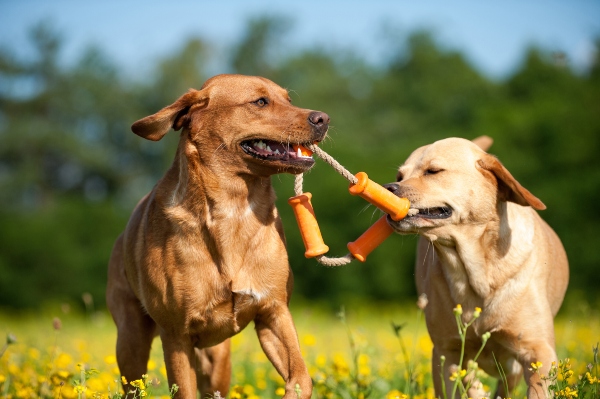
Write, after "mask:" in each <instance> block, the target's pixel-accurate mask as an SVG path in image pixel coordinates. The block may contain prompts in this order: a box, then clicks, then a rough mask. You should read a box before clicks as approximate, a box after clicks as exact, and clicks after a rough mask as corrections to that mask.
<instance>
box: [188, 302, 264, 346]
mask: <svg viewBox="0 0 600 399" xmlns="http://www.w3.org/2000/svg"><path fill="white" fill-rule="evenodd" d="M260 304H261V301H260V300H258V299H257V298H256V297H255V296H254V295H252V294H250V293H244V292H242V293H237V292H232V291H229V293H228V296H227V297H223V298H221V300H220V301H219V302H218V303H215V304H214V305H212V306H210V307H207V308H205V309H201V308H198V309H195V310H193V309H189V311H190V313H191V315H190V318H189V321H188V326H187V328H188V330H189V335H190V336H191V337H192V339H193V341H195V345H196V346H197V347H199V348H206V347H209V346H213V345H216V344H218V343H219V342H222V341H224V340H225V339H227V338H229V337H231V336H233V335H236V334H237V333H239V332H240V331H242V330H243V329H244V328H245V327H246V326H247V325H248V324H249V323H250V322H251V321H252V320H254V318H255V317H256V314H257V312H258V310H259V306H260Z"/></svg>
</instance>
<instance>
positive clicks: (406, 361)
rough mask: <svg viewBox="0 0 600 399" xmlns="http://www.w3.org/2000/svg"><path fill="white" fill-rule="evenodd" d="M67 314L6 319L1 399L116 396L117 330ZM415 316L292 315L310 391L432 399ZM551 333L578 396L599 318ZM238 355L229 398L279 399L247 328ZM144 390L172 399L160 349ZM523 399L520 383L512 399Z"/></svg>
mask: <svg viewBox="0 0 600 399" xmlns="http://www.w3.org/2000/svg"><path fill="white" fill-rule="evenodd" d="M63 310H64V307H63V309H61V308H60V307H57V308H56V309H50V310H44V311H41V312H37V313H33V312H31V313H27V314H14V313H6V312H4V313H0V334H4V335H5V336H8V334H11V335H10V337H11V339H12V338H16V342H14V343H11V344H10V345H8V346H7V347H5V353H4V354H3V355H2V356H1V357H0V399H3V398H34V397H36V398H37V397H44V398H59V397H60V398H66V399H69V398H77V397H83V396H85V397H87V398H90V397H103V398H106V397H110V398H112V397H114V396H115V394H116V393H117V392H119V391H120V387H119V381H120V375H119V372H118V368H117V365H116V362H115V356H114V346H115V336H116V330H115V327H114V325H113V323H112V320H111V318H110V316H109V315H108V314H107V313H106V312H91V311H90V312H88V313H87V314H81V313H77V312H65V311H63ZM419 312H420V311H419V310H418V308H417V307H416V306H415V305H412V304H408V305H400V304H363V305H352V306H347V307H346V308H345V312H343V315H340V312H339V311H332V310H327V309H326V308H322V307H319V306H316V305H314V304H298V303H296V304H295V305H294V306H293V308H292V313H293V315H294V319H295V322H296V327H297V330H298V335H299V339H300V345H301V347H302V352H303V356H304V359H305V361H306V363H307V365H308V367H309V372H310V374H311V376H312V378H313V381H314V391H313V398H315V399H320V398H395V397H398V398H403V397H411V398H433V396H434V394H433V388H432V381H431V374H430V372H431V371H430V370H431V369H430V361H431V347H432V345H431V341H430V340H429V337H428V335H427V331H426V328H425V323H424V319H423V317H422V315H421V314H420V313H419ZM340 316H343V317H340ZM555 330H556V342H557V352H558V355H559V358H560V359H566V358H569V359H570V361H569V367H570V370H572V374H573V375H572V376H569V377H568V378H567V380H566V381H562V382H561V384H562V385H561V387H562V388H561V389H562V392H563V394H564V393H565V392H567V393H568V391H565V389H564V387H565V386H566V384H567V383H569V384H571V386H574V384H576V383H577V381H581V380H579V379H578V378H579V375H582V378H583V379H584V380H585V378H586V377H585V373H586V371H588V370H587V369H586V366H587V365H588V364H591V363H593V361H594V359H593V354H592V347H593V346H594V345H596V343H597V341H598V340H600V334H599V332H600V316H599V315H598V312H597V311H594V310H592V309H590V308H589V307H585V306H579V307H577V308H576V309H575V308H574V309H571V310H568V311H564V312H563V313H562V314H561V315H559V317H558V318H557V321H556V328H555ZM1 339H3V338H1ZM0 342H2V341H0ZM0 345H2V344H0ZM232 349H233V354H232V361H233V376H232V385H233V388H232V391H231V393H230V397H231V398H253V399H256V398H277V397H280V396H281V395H280V391H281V390H280V388H281V387H282V386H283V380H282V379H281V377H279V375H277V373H276V372H275V370H274V368H273V367H272V366H271V364H270V363H269V361H268V360H267V358H266V356H265V355H264V354H263V352H262V350H261V349H260V345H259V343H258V340H257V338H256V335H255V333H254V331H253V329H252V328H251V327H249V328H247V329H246V330H244V331H243V332H242V333H241V334H239V335H237V336H236V337H234V339H233V341H232ZM0 353H2V347H1V346H0ZM564 364H566V362H565V363H564ZM589 371H591V374H590V377H591V378H593V376H595V377H597V376H598V370H597V369H595V370H589ZM140 378H142V376H140ZM557 378H558V377H557ZM569 378H570V379H569ZM482 380H483V382H484V385H485V386H486V388H487V389H488V390H491V391H493V390H494V389H495V384H496V382H495V381H494V380H492V379H490V378H487V377H486V376H485V375H484V376H483V379H482ZM563 380H564V378H563ZM588 385H589V386H593V385H594V384H591V385H590V384H588ZM589 386H588V389H589ZM595 386H598V384H597V383H596V385H595ZM144 388H145V389H144V390H143V391H144V393H147V394H148V396H164V397H169V387H168V384H167V379H166V373H165V368H164V362H163V360H162V352H161V347H160V341H159V340H158V339H157V340H155V341H154V344H153V348H152V355H151V359H150V362H149V370H148V377H147V379H146V384H145V387H144ZM557 391H559V389H557ZM139 393H140V390H138V391H137V394H138V396H139ZM581 393H584V392H583V391H581ZM404 395H406V396H404ZM524 396H525V386H524V383H521V384H520V385H519V387H518V388H517V389H516V391H515V392H513V395H512V398H513V399H514V398H522V397H524ZM117 397H118V394H117ZM557 397H561V396H560V395H558V396H557ZM565 397H567V396H565ZM570 397H573V396H570ZM588 397H590V396H588ZM579 398H581V396H579Z"/></svg>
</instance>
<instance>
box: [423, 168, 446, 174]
mask: <svg viewBox="0 0 600 399" xmlns="http://www.w3.org/2000/svg"><path fill="white" fill-rule="evenodd" d="M443 171H444V169H433V168H432V169H427V170H426V171H425V175H435V174H438V173H440V172H443Z"/></svg>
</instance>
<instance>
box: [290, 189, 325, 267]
mask: <svg viewBox="0 0 600 399" xmlns="http://www.w3.org/2000/svg"><path fill="white" fill-rule="evenodd" d="M311 198H312V194H311V193H303V194H300V195H297V196H295V197H292V198H290V199H289V200H288V204H290V205H291V206H292V209H293V210H294V215H295V216H296V222H297V223H298V228H299V229H300V235H301V236H302V241H303V242H304V248H305V249H306V252H304V256H306V257H307V258H314V257H315V256H319V255H323V254H324V253H326V252H327V251H329V247H328V246H327V245H325V243H324V242H323V236H322V235H321V230H320V229H319V224H318V223H317V218H316V216H315V211H314V209H313V207H312V204H311V202H310V199H311Z"/></svg>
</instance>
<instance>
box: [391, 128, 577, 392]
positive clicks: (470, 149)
mask: <svg viewBox="0 0 600 399" xmlns="http://www.w3.org/2000/svg"><path fill="white" fill-rule="evenodd" d="M476 142H477V143H478V144H479V145H480V146H481V147H483V148H485V149H487V147H488V146H489V145H491V139H489V138H486V137H483V138H480V139H477V140H476ZM387 188H388V189H389V190H390V191H392V192H394V193H395V194H396V195H398V196H400V197H406V198H408V199H409V200H410V201H411V208H414V209H418V212H416V210H415V211H412V212H411V215H412V216H408V217H406V218H405V219H403V220H401V221H398V222H394V221H392V220H391V219H389V218H388V220H389V222H390V225H391V226H392V227H393V228H394V229H395V230H396V231H397V232H398V233H401V234H413V233H416V234H419V235H421V239H420V240H419V245H418V253H417V263H416V274H415V277H416V283H417V290H418V292H419V293H420V294H423V293H424V294H426V295H427V298H428V300H429V304H428V305H427V307H426V308H425V318H426V322H427V329H428V330H429V334H430V336H431V339H432V341H433V344H434V349H433V370H432V375H433V379H434V384H435V391H436V395H437V396H439V395H442V381H441V378H440V375H441V372H442V370H441V369H440V356H442V355H444V356H445V357H446V360H445V370H443V373H444V376H445V384H446V392H447V394H448V395H451V392H452V389H451V387H452V385H453V383H452V382H451V381H450V380H449V376H450V368H451V367H452V365H458V363H459V355H460V339H459V335H458V331H457V326H456V321H455V317H454V314H453V308H454V307H455V305H457V304H461V305H462V307H463V308H464V313H463V314H462V318H463V320H464V321H465V322H467V321H470V320H471V319H472V317H473V311H474V309H475V307H480V308H481V309H482V312H481V316H480V317H479V318H477V319H476V321H475V322H474V324H473V325H472V327H471V328H470V329H469V330H468V335H467V343H466V351H465V357H464V359H465V361H464V363H463V364H462V365H461V366H460V368H461V369H466V368H467V367H466V363H467V360H469V359H473V358H474V357H475V355H476V353H477V351H478V350H479V348H480V346H481V343H482V341H481V336H482V335H483V334H484V333H485V332H487V331H489V332H491V338H490V339H489V341H488V342H487V345H486V346H485V349H484V351H483V353H482V354H481V356H480V357H479V359H478V363H479V366H480V367H481V368H482V369H484V370H485V371H486V372H487V373H488V374H490V375H493V376H496V377H499V372H498V369H497V366H496V364H495V361H494V356H495V358H496V359H497V360H498V362H499V364H500V365H501V366H502V368H503V370H504V372H505V373H506V375H507V383H508V384H507V385H508V389H509V391H512V389H513V387H514V386H515V384H516V383H517V382H518V381H519V379H520V377H521V375H522V374H523V371H524V373H525V379H526V382H527V384H528V397H529V398H544V397H546V392H547V390H546V388H547V387H546V386H545V383H544V381H543V380H541V379H540V375H539V373H535V372H533V371H532V370H530V369H531V363H533V362H538V361H539V362H541V363H542V364H543V366H542V367H541V368H540V373H541V374H545V375H548V370H549V368H550V365H551V363H552V362H553V361H555V360H556V353H555V349H554V325H553V318H554V316H555V315H556V312H557V311H558V309H559V307H560V305H561V303H562V300H563V297H564V294H565V290H566V288H567V282H568V278H569V277H568V274H569V272H568V263H567V257H566V254H565V251H564V249H563V246H562V244H561V242H560V240H559V238H558V237H557V236H556V234H555V233H554V231H552V229H551V228H550V227H549V226H548V225H547V224H546V223H545V222H544V221H543V220H542V219H541V218H540V217H539V215H538V214H537V212H536V211H535V210H534V208H535V209H538V210H542V209H545V208H546V207H545V205H544V204H543V203H542V202H541V201H540V200H539V199H537V198H536V197H534V196H533V195H532V194H531V193H530V192H529V191H527V190H526V189H525V188H524V187H522V186H521V185H520V184H519V183H518V182H517V181H516V180H515V179H514V178H513V177H512V175H511V174H510V173H509V172H508V170H506V168H505V167H504V166H503V165H502V164H501V163H500V162H499V161H498V160H497V159H496V158H495V157H493V156H492V155H489V154H487V153H486V152H485V151H484V150H482V149H481V148H480V147H479V146H478V145H476V144H474V143H473V142H470V141H468V140H464V139H458V138H450V139H446V140H441V141H437V142H435V143H433V144H431V145H427V146H424V147H421V148H419V149H417V150H416V151H415V152H413V153H412V154H411V155H410V157H409V158H408V159H407V160H406V162H405V163H404V164H403V165H402V166H400V168H399V171H398V176H397V183H392V184H389V185H387ZM413 212H414V214H413ZM454 367H456V366H454ZM478 385H479V384H478V382H477V381H473V388H472V389H471V390H470V391H469V397H472V398H479V397H481V396H482V391H481V390H478V389H477V387H478ZM497 396H500V397H502V398H504V397H508V396H510V395H509V392H505V391H504V384H503V383H502V382H500V383H499V385H498V389H497V392H496V394H495V395H494V397H497Z"/></svg>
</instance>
